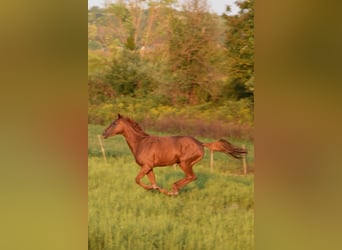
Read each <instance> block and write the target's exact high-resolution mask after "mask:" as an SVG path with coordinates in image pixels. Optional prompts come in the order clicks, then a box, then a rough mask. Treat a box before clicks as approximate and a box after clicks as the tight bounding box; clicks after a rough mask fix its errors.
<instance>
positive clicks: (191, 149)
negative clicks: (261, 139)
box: [102, 114, 247, 195]
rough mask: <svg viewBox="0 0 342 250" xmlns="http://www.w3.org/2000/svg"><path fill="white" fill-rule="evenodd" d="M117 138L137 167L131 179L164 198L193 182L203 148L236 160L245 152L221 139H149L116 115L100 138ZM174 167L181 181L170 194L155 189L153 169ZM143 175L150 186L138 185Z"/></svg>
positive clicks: (120, 116)
mask: <svg viewBox="0 0 342 250" xmlns="http://www.w3.org/2000/svg"><path fill="white" fill-rule="evenodd" d="M117 134H121V135H123V136H124V137H125V139H126V142H127V144H128V146H129V148H130V149H131V151H132V153H133V155H134V157H135V161H136V163H137V164H138V165H139V166H140V167H141V169H140V172H139V173H138V175H137V176H136V178H135V181H136V183H137V184H139V185H140V186H142V187H143V188H145V189H147V190H151V189H155V190H159V191H160V192H162V193H164V194H167V195H178V190H179V189H180V188H182V187H184V186H185V185H187V184H188V183H189V182H192V181H194V180H195V179H196V176H195V173H194V171H193V170H192V167H193V166H194V165H195V164H196V163H197V162H199V161H200V160H201V159H202V158H203V155H204V149H203V147H207V148H209V149H210V150H213V151H219V152H223V153H226V154H230V155H232V156H233V157H235V158H238V159H239V158H241V157H242V154H246V153H247V151H246V150H245V149H242V148H239V147H236V146H233V145H232V144H230V143H229V142H227V141H226V140H223V139H221V140H219V141H216V142H212V143H202V142H200V141H198V140H196V139H195V138H193V137H191V136H154V135H149V134H147V133H145V132H144V131H143V130H142V128H141V127H140V126H139V125H138V124H137V123H136V122H135V121H133V120H131V119H129V118H127V117H123V116H122V115H120V114H118V118H117V119H115V120H114V121H113V122H112V123H111V124H110V125H109V126H108V127H107V128H106V129H105V131H104V132H103V134H102V135H103V137H104V138H105V139H106V138H108V137H110V136H114V135H117ZM175 163H177V164H179V166H180V168H181V169H182V170H183V171H184V173H185V177H184V178H183V179H180V180H178V181H176V182H175V183H174V184H173V186H172V191H170V192H168V191H166V190H164V189H162V188H160V187H158V186H157V184H156V180H155V175H154V173H153V168H154V167H161V166H170V165H173V164H175ZM145 175H147V177H148V179H149V181H150V183H151V185H146V184H144V183H143V182H142V181H141V179H142V178H143V177H144V176H145Z"/></svg>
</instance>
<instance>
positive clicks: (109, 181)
mask: <svg viewBox="0 0 342 250" xmlns="http://www.w3.org/2000/svg"><path fill="white" fill-rule="evenodd" d="M102 130H103V127H101V126H89V135H88V136H89V149H88V154H89V164H88V175H89V177H88V227H89V229H88V230H89V240H88V241H89V242H88V243H89V249H115V250H116V249H125V250H126V249H139V250H144V249H147V250H150V249H166V250H167V249H189V250H191V249H196V250H197V249H203V250H206V249H209V250H214V249H225V250H229V249H236V250H248V249H253V246H254V226H253V224H254V223H253V221H254V198H253V193H254V177H253V175H252V174H249V175H247V176H240V175H235V173H238V172H239V171H240V168H241V162H240V161H239V160H236V159H233V158H231V159H230V158H228V157H227V156H226V155H224V154H215V170H214V172H211V171H210V170H209V159H208V158H209V157H208V153H206V157H205V158H204V159H203V160H202V161H201V162H199V163H198V164H197V165H195V167H194V171H195V173H196V175H197V177H198V179H197V180H196V181H195V182H192V183H190V184H188V185H187V186H185V187H184V188H183V189H181V190H180V195H179V196H177V197H169V196H166V195H164V194H161V193H159V192H158V191H146V190H144V189H143V188H141V187H140V186H138V185H137V184H136V183H135V181H134V178H135V176H136V175H137V173H138V171H139V166H138V165H137V164H136V163H135V161H134V158H133V156H132V155H131V153H130V151H129V149H128V146H127V145H126V142H125V141H124V139H123V138H122V137H121V136H117V137H114V138H110V139H107V140H106V141H105V148H106V154H107V159H108V164H107V165H106V164H105V163H104V160H103V158H102V155H101V151H100V148H99V145H98V141H97V137H96V134H100V133H101V132H102ZM199 139H201V140H203V141H204V140H207V139H203V138H199ZM209 141H210V140H209ZM234 143H241V142H237V141H235V142H234ZM244 143H245V144H247V142H244ZM247 148H249V149H252V148H253V147H252V144H251V143H249V144H247ZM219 155H222V158H221V156H219ZM248 159H249V163H250V164H252V162H253V157H252V156H249V158H248ZM223 170H225V171H223ZM154 172H155V174H156V179H157V183H158V185H159V186H161V187H163V188H166V189H170V188H171V186H172V184H173V182H175V181H176V180H178V179H180V178H183V176H184V174H183V172H182V171H181V170H180V168H179V167H177V169H176V170H175V169H174V168H173V167H163V168H155V169H154ZM232 174H234V175H232ZM143 181H144V182H146V183H148V180H147V178H146V177H145V178H144V179H143Z"/></svg>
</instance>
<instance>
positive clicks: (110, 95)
mask: <svg viewBox="0 0 342 250" xmlns="http://www.w3.org/2000/svg"><path fill="white" fill-rule="evenodd" d="M176 2H177V1H175V0H164V1H155V0H148V1H143V0H138V1H133V0H129V1H117V2H116V3H114V4H110V5H108V6H107V7H105V8H103V9H101V8H92V9H90V10H89V14H88V34H89V35H88V43H89V50H88V54H89V55H88V78H89V82H88V88H89V112H88V113H89V122H90V123H100V124H104V123H106V122H108V120H110V117H111V114H112V113H117V112H122V113H124V114H127V115H130V116H136V117H137V118H138V119H139V121H141V122H143V123H146V124H149V123H151V121H152V120H154V121H156V123H155V128H156V129H167V130H170V129H169V128H166V127H164V125H163V124H166V123H167V121H168V122H169V124H171V126H170V127H173V128H174V129H173V130H172V129H171V130H172V131H181V129H176V128H178V127H179V128H180V127H182V128H183V129H184V126H183V125H180V124H178V122H177V121H176V119H173V118H174V117H175V116H178V117H181V118H182V119H183V120H184V123H186V122H188V123H192V121H191V119H198V121H201V124H209V123H210V122H211V123H215V122H219V123H220V125H217V130H220V129H219V128H221V130H222V131H226V130H225V129H223V128H225V127H227V128H228V127H229V128H230V129H232V130H234V131H235V128H237V129H236V131H237V130H240V132H239V133H235V132H234V136H237V137H240V136H247V137H250V135H251V132H250V131H251V130H252V129H253V91H254V64H253V59H254V55H253V47H254V45H253V43H254V38H253V27H254V23H253V16H254V14H253V11H254V8H253V4H254V1H247V0H246V1H242V2H239V3H238V4H239V5H240V7H241V11H240V13H239V14H237V15H235V16H226V15H224V16H218V15H216V14H213V13H210V12H209V11H208V5H207V1H205V0H186V1H184V5H183V6H182V8H179V9H174V8H172V6H173V4H175V3H176ZM133 118H134V117H133ZM197 125H198V124H197ZM242 125H243V126H244V127H242ZM204 130H205V129H204ZM244 133H246V134H245V135H244Z"/></svg>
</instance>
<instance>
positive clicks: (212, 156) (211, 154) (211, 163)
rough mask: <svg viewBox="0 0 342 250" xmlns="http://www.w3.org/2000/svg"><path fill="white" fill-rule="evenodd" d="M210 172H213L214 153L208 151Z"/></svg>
mask: <svg viewBox="0 0 342 250" xmlns="http://www.w3.org/2000/svg"><path fill="white" fill-rule="evenodd" d="M210 170H211V172H213V171H214V151H213V150H210Z"/></svg>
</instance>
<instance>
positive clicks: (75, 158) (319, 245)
mask: <svg viewBox="0 0 342 250" xmlns="http://www.w3.org/2000/svg"><path fill="white" fill-rule="evenodd" d="M255 10H256V15H255V16H256V22H255V23H256V25H255V26H256V39H255V41H256V72H257V73H256V83H257V85H256V93H255V94H256V110H255V112H256V113H255V119H256V136H255V137H256V140H255V142H256V145H255V148H256V149H255V150H256V197H255V198H256V216H255V218H256V221H255V222H256V223H255V224H256V236H255V239H256V244H255V245H256V249H260V250H261V249H263V250H267V249H339V248H338V246H340V245H341V242H340V241H341V240H340V237H339V232H340V231H341V225H342V223H341V216H340V215H339V211H341V200H340V195H339V194H340V192H339V190H340V185H339V179H340V178H339V177H340V175H341V170H340V168H339V167H340V166H341V160H340V158H339V150H340V148H341V146H340V137H341V132H340V128H341V127H342V126H341V125H342V124H341V123H342V122H341V114H340V113H341V108H340V107H341V106H342V105H341V98H340V93H341V84H340V82H341V81H340V77H339V71H340V69H341V65H340V64H341V62H340V60H339V59H340V58H341V50H340V44H342V43H341V35H340V34H341V26H340V25H339V24H340V23H341V22H340V20H338V16H340V15H339V13H338V8H332V6H330V5H329V4H328V3H324V4H322V3H318V2H316V1H314V2H313V1H301V2H298V1H293V0H291V1H283V2H279V1H276V2H275V1H257V2H256V8H255ZM0 21H1V22H0V25H1V32H2V41H1V42H2V46H1V49H0V50H1V52H2V53H1V54H2V57H1V62H0V63H1V69H2V75H1V100H0V102H1V105H0V107H1V111H2V117H1V121H2V123H1V125H2V127H1V128H2V129H1V136H2V140H1V141H2V143H1V152H2V157H1V160H0V166H1V170H2V175H1V191H0V192H1V196H2V198H3V200H2V206H1V215H0V218H1V225H2V227H1V230H2V231H1V233H2V241H1V243H0V248H1V249H85V248H86V247H87V153H86V152H87V151H86V149H87V137H86V135H87V133H86V130H87V89H86V88H87V87H86V86H87V85H86V84H85V82H86V81H87V72H86V69H87V67H86V66H87V65H86V64H87V48H86V46H87V43H86V39H87V28H86V22H87V5H86V2H84V1H82V2H81V1H78V2H75V1H72V2H70V1H58V2H57V1H54V2H51V1H49V2H43V1H33V2H32V1H30V2H28V3H22V2H21V3H20V4H18V3H14V2H13V4H12V3H6V4H4V5H3V7H2V10H1V15H0ZM19 239H20V240H19Z"/></svg>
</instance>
